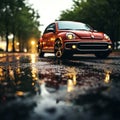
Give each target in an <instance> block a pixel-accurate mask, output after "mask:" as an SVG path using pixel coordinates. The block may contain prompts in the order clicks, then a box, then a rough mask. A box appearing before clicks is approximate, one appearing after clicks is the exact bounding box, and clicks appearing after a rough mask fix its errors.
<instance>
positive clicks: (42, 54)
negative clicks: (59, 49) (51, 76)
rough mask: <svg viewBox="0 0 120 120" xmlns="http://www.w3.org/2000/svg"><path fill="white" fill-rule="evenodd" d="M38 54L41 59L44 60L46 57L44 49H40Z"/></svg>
mask: <svg viewBox="0 0 120 120" xmlns="http://www.w3.org/2000/svg"><path fill="white" fill-rule="evenodd" d="M38 54H39V57H40V58H43V57H44V52H42V49H41V48H39V49H38Z"/></svg>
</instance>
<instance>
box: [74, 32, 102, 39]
mask: <svg viewBox="0 0 120 120" xmlns="http://www.w3.org/2000/svg"><path fill="white" fill-rule="evenodd" d="M73 33H74V34H76V35H77V36H78V37H79V38H81V39H103V38H104V33H101V32H91V31H73Z"/></svg>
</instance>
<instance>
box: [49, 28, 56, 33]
mask: <svg viewBox="0 0 120 120" xmlns="http://www.w3.org/2000/svg"><path fill="white" fill-rule="evenodd" d="M47 31H48V32H55V30H54V28H48V29H47Z"/></svg>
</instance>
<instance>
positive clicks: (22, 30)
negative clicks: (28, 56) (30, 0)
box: [0, 0, 40, 52]
mask: <svg viewBox="0 0 120 120" xmlns="http://www.w3.org/2000/svg"><path fill="white" fill-rule="evenodd" d="M0 18H1V21H0V27H1V29H0V35H2V34H4V35H5V36H6V44H7V45H6V51H8V44H9V39H8V35H9V34H11V33H12V34H13V39H12V45H13V46H12V51H13V52H14V51H15V39H16V38H17V39H19V42H21V44H24V43H27V40H28V39H29V38H30V37H31V36H34V37H36V38H39V34H40V31H39V29H38V27H39V24H40V23H39V21H38V19H39V15H38V13H37V12H36V11H34V9H32V8H31V7H30V6H28V5H26V4H25V0H1V1H0ZM23 40H24V42H22V41H23Z"/></svg>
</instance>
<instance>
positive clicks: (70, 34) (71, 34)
mask: <svg viewBox="0 0 120 120" xmlns="http://www.w3.org/2000/svg"><path fill="white" fill-rule="evenodd" d="M66 37H67V39H69V40H72V39H75V34H74V33H67V34H66Z"/></svg>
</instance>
